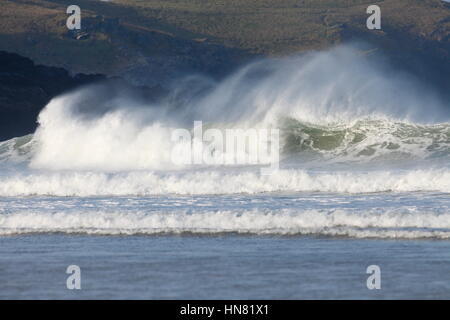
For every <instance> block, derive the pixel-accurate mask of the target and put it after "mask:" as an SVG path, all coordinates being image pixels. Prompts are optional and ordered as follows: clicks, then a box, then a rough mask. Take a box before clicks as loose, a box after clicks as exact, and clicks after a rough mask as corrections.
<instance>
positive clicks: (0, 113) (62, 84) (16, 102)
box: [0, 51, 105, 141]
mask: <svg viewBox="0 0 450 320" xmlns="http://www.w3.org/2000/svg"><path fill="white" fill-rule="evenodd" d="M103 79H105V77H104V76H103V75H84V74H78V75H76V76H71V75H70V74H69V73H68V72H67V71H66V70H65V69H62V68H56V67H46V66H40V65H35V64H34V63H33V61H31V60H30V59H28V58H24V57H22V56H19V55H17V54H14V53H8V52H4V51H0V141H2V140H6V139H10V138H13V137H17V136H22V135H25V134H29V133H32V132H33V131H34V130H35V129H36V126H37V123H36V120H37V116H38V114H39V112H40V111H41V110H42V108H43V107H45V105H46V104H47V103H48V102H49V101H50V99H51V98H53V97H54V96H56V95H58V94H61V93H63V92H65V91H68V90H72V89H74V88H76V87H78V86H81V85H85V84H88V83H92V82H96V81H100V80H103Z"/></svg>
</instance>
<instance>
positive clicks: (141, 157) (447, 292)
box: [0, 47, 450, 299]
mask: <svg viewBox="0 0 450 320" xmlns="http://www.w3.org/2000/svg"><path fill="white" fill-rule="evenodd" d="M171 90H172V91H171V92H170V93H169V94H168V96H167V97H165V98H164V99H161V101H157V102H151V103H150V102H147V101H143V100H142V98H139V97H134V96H130V93H127V92H126V90H121V88H118V87H117V84H115V85H114V84H101V85H100V84H99V85H95V86H90V87H86V88H82V89H80V90H77V91H74V92H70V93H67V94H64V95H62V96H59V97H56V98H54V99H53V100H52V101H50V103H49V104H48V105H47V106H46V108H45V109H44V110H42V112H41V113H40V115H39V119H38V122H39V127H38V129H37V130H36V132H34V133H33V134H30V135H27V136H24V137H17V138H13V139H10V140H8V141H4V142H0V298H2V299H13V298H20V299H31V298H38V299H50V298H51V299H53V298H54V299H66V298H74V299H84V298H88V299H94V298H101V299H116V298H117V299H146V298H159V299H169V298H170V299H348V298H352V299H388V298H395V299H449V298H450V165H449V164H450V161H449V160H450V105H449V103H448V101H443V100H442V98H440V97H439V96H438V95H437V94H436V93H435V92H434V91H433V90H432V89H431V88H429V87H428V86H426V85H423V84H421V83H420V82H418V80H417V79H415V78H412V77H409V76H407V75H405V74H404V73H401V72H395V69H394V68H392V67H390V66H386V65H384V64H383V63H382V62H374V61H373V59H369V58H368V57H367V56H366V55H362V54H361V52H360V51H358V50H357V49H355V48H352V47H338V48H335V49H333V50H330V51H327V52H316V53H311V54H307V55H303V56H300V57H291V58H286V59H272V60H271V59H267V60H263V61H259V62H255V63H253V64H250V65H248V66H245V67H243V68H242V69H241V70H238V71H237V72H236V73H235V74H233V75H231V76H229V77H228V78H226V79H224V80H223V81H220V82H215V81H213V80H211V79H208V78H206V77H202V76H191V77H188V78H186V79H184V80H180V81H179V82H178V83H175V84H174V88H172V89H171ZM199 121H202V123H203V124H204V127H202V129H204V132H206V130H207V129H215V133H216V134H217V135H218V136H220V135H221V134H222V133H224V132H227V130H231V129H245V130H253V129H254V130H263V131H264V130H266V131H268V130H272V129H276V130H279V141H275V140H271V141H269V142H270V145H271V146H273V145H278V146H279V148H278V149H276V151H278V155H277V157H275V158H276V159H278V160H279V161H278V160H277V161H267V160H268V159H267V158H264V159H261V160H263V161H260V162H257V163H226V164H224V163H220V161H219V162H217V163H213V164H211V163H197V162H195V163H194V164H193V163H183V164H181V165H180V164H179V163H178V162H177V161H174V160H186V159H187V160H192V159H190V158H191V157H190V154H188V153H186V154H184V153H179V152H178V151H179V150H180V149H176V148H175V147H180V146H181V147H183V148H185V147H188V148H187V149H186V148H185V149H184V150H189V148H190V147H192V146H194V145H195V146H197V147H198V146H201V147H202V148H204V149H201V150H207V153H206V155H208V157H209V158H212V159H214V160H220V158H221V156H224V154H225V155H230V154H233V152H234V151H235V149H234V147H233V149H232V150H220V148H219V145H218V144H217V145H214V148H211V141H210V140H208V139H205V138H204V136H203V135H202V134H200V135H198V128H196V127H195V123H198V122H199ZM180 129H184V131H182V132H184V133H186V134H187V135H189V134H191V133H193V136H194V140H189V139H188V140H183V141H174V140H173V133H174V132H181V131H180ZM176 130H178V131H176ZM274 137H276V136H274ZM272 138H273V137H272ZM196 139H197V140H196ZM244 141H246V140H244ZM249 141H250V139H249ZM247 146H248V148H244V149H241V150H240V152H241V153H239V154H238V155H248V154H247V153H250V151H249V150H250V149H252V148H251V147H254V145H253V146H250V145H247ZM175 149H176V150H178V151H177V152H175V153H174V150H175ZM269 149H270V148H269ZM197 151H198V150H197ZM208 152H209V153H208ZM194 158H195V157H194ZM236 158H238V157H237V156H236ZM273 159H274V158H272V160H273ZM269 160H270V158H269ZM176 162H177V163H176ZM182 162H183V161H182ZM274 165H275V166H274ZM269 166H272V167H273V168H275V169H276V170H274V171H272V172H270V174H265V173H263V171H262V170H261V169H263V168H268V167H269ZM277 168H278V169H277ZM266 173H267V172H266ZM69 266H78V267H79V268H80V270H81V289H80V290H77V289H74V290H70V289H68V288H67V286H66V284H67V279H68V277H69V276H70V274H67V273H66V270H67V268H68V267H69ZM374 266H375V267H374ZM374 268H375V269H376V270H380V273H379V274H376V275H377V276H378V275H379V278H378V279H381V283H380V284H381V287H380V289H370V288H372V286H370V284H371V283H372V284H373V282H370V281H371V279H372V280H373V279H374V278H373V277H372V276H375V274H372V273H367V270H369V271H370V270H375V269H374ZM369 277H372V278H369ZM368 278H369V280H370V281H369V286H368V285H367V284H368V282H367V281H368Z"/></svg>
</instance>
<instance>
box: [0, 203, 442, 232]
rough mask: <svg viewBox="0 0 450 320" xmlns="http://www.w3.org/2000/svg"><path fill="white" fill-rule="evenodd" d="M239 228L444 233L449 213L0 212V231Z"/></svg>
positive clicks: (150, 230)
mask: <svg viewBox="0 0 450 320" xmlns="http://www.w3.org/2000/svg"><path fill="white" fill-rule="evenodd" d="M55 232H61V233H82V234H98V235H132V234H145V235H152V234H161V233H172V234H173V233H175V234H179V233H197V234H216V233H241V234H259V235H264V234H266V235H271V234H273V235H327V236H349V237H357V238H371V237H374V238H440V239H449V238H450V214H448V213H445V214H442V213H433V212H417V211H416V210H414V209H408V208H400V209H393V210H382V209H372V210H366V211H360V210H356V211H355V210H353V211H352V210H343V209H332V210H301V209H280V210H277V211H271V210H239V211H206V212H196V213H193V212H190V211H175V212H151V213H145V212H132V213H130V212H127V213H120V212H101V211H91V212H53V213H48V212H29V211H27V212H15V213H10V214H2V215H0V235H13V234H26V233H55Z"/></svg>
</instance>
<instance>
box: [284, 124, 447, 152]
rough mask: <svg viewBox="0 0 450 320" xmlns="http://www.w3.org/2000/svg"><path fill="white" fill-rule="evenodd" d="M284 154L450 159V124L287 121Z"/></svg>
mask: <svg viewBox="0 0 450 320" xmlns="http://www.w3.org/2000/svg"><path fill="white" fill-rule="evenodd" d="M281 128H282V137H283V153H285V154H291V155H292V154H295V153H305V152H313V153H317V154H321V155H323V156H328V157H348V158H349V159H350V158H353V159H360V160H363V159H376V158H379V157H392V156H394V157H419V158H434V157H441V156H448V155H450V124H448V123H443V124H437V125H417V124H410V123H404V122H392V121H388V120H358V121H355V122H354V123H352V124H351V125H339V124H335V125H326V126H325V125H315V124H309V123H304V122H301V121H297V120H295V119H291V118H289V119H283V120H282V121H281Z"/></svg>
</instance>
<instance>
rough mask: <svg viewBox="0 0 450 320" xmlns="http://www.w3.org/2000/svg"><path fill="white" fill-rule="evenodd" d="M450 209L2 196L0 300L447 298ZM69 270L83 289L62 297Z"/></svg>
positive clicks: (315, 197)
mask: <svg viewBox="0 0 450 320" xmlns="http://www.w3.org/2000/svg"><path fill="white" fill-rule="evenodd" d="M449 205H450V199H449V197H448V194H444V193H430V192H428V193H423V192H416V193H372V194H357V195H349V194H327V193H295V194H294V193H290V194H258V195H245V194H244V195H239V194H234V195H216V196H212V195H204V196H203V195H202V196H174V195H167V196H152V197H85V198H83V197H42V196H41V197H4V198H0V284H1V285H0V298H1V299H13V298H19V299H67V298H70V299H72V298H73V299H349V298H351V299H387V298H396V299H397V298H398V299H412V298H414V299H431V298H433V299H449V298H450V272H449V271H450V240H449V236H450V216H449V214H448V212H449ZM69 265H78V266H79V267H80V268H81V276H82V277H81V278H82V280H81V283H82V284H81V285H82V289H81V290H68V289H67V288H66V279H67V277H68V275H67V274H66V273H65V271H66V269H67V267H68V266H69ZM369 265H378V266H379V267H380V268H381V290H368V289H367V286H366V280H367V277H368V276H369V275H368V274H367V273H366V268H367V267H368V266H369Z"/></svg>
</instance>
